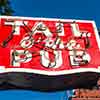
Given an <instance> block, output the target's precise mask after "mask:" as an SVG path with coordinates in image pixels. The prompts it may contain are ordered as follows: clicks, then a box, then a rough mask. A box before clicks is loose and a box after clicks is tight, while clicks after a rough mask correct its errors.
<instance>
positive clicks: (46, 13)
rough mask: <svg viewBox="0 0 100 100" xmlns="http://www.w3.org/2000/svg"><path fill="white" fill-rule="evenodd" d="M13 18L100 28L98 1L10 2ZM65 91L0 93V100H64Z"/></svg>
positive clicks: (44, 0) (48, 0) (43, 0)
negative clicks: (80, 22)
mask: <svg viewBox="0 0 100 100" xmlns="http://www.w3.org/2000/svg"><path fill="white" fill-rule="evenodd" d="M10 1H11V6H12V7H13V9H14V11H15V13H14V15H15V16H27V17H28V16H29V17H48V18H66V19H86V20H95V21H96V24H97V27H98V28H99V27H100V13H99V9H100V0H10ZM65 94H66V91H60V92H51V93H44V92H36V91H27V90H26V91H24V90H23V91H22V90H21V91H18V90H17V91H15V90H14V91H11V90H10V91H0V99H1V98H2V99H1V100H7V99H10V100H13V99H14V100H18V99H19V100H21V99H23V100H66V99H65Z"/></svg>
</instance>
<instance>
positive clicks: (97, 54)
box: [0, 16, 100, 76]
mask: <svg viewBox="0 0 100 100" xmlns="http://www.w3.org/2000/svg"><path fill="white" fill-rule="evenodd" d="M99 58H100V39H99V36H98V31H97V28H96V25H95V22H94V21H88V20H67V19H49V18H26V17H7V16H1V17H0V73H4V72H29V73H35V74H43V75H51V76H52V75H65V74H73V73H77V72H78V73H79V72H88V71H89V72H97V73H99V72H100V69H99V68H100V61H99Z"/></svg>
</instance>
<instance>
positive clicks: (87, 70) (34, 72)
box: [0, 66, 100, 76]
mask: <svg viewBox="0 0 100 100" xmlns="http://www.w3.org/2000/svg"><path fill="white" fill-rule="evenodd" d="M1 67H2V66H1ZM8 72H24V73H25V72H26V73H33V74H41V75H48V76H57V75H68V74H75V73H82V72H95V73H98V74H99V73H100V69H96V68H78V69H71V70H62V71H43V70H35V69H28V68H5V69H3V70H0V73H8Z"/></svg>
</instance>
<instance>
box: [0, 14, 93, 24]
mask: <svg viewBox="0 0 100 100" xmlns="http://www.w3.org/2000/svg"><path fill="white" fill-rule="evenodd" d="M0 18H7V19H9V18H12V19H22V20H45V21H63V22H66V21H67V22H73V21H76V22H85V23H91V22H92V20H76V19H60V18H59V19H57V18H42V17H20V16H0Z"/></svg>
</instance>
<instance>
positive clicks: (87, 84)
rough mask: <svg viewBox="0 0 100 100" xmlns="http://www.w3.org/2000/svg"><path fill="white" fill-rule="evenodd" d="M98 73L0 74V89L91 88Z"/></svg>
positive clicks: (95, 81) (55, 89)
mask: <svg viewBox="0 0 100 100" xmlns="http://www.w3.org/2000/svg"><path fill="white" fill-rule="evenodd" d="M99 77H100V74H98V73H94V72H84V73H75V74H69V75H59V76H47V75H39V74H32V73H22V72H14V73H4V74H0V90H5V89H27V90H38V91H57V90H66V89H76V88H91V87H92V86H95V85H96V83H97V80H98V78H99Z"/></svg>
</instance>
